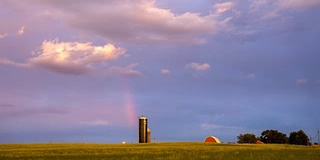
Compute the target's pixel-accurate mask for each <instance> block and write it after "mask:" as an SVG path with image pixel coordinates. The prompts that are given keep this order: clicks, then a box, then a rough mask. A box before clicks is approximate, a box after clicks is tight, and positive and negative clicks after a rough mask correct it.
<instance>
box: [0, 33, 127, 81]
mask: <svg viewBox="0 0 320 160" xmlns="http://www.w3.org/2000/svg"><path fill="white" fill-rule="evenodd" d="M124 53H125V50H124V49H122V48H116V47H115V46H114V45H113V44H106V45H104V46H93V45H92V44H91V43H80V42H59V40H58V39H55V40H52V41H44V42H43V43H42V46H41V49H40V51H39V52H38V53H36V57H33V58H30V59H28V61H27V63H25V64H23V63H16V62H13V61H10V60H7V59H0V63H2V64H8V65H14V66H17V67H35V68H41V69H45V70H49V71H52V72H56V73H63V74H73V75H80V74H85V73H88V72H90V71H92V70H94V69H95V67H94V66H93V65H94V64H99V63H101V62H105V61H108V60H113V59H117V58H118V57H119V56H121V55H123V54H124Z"/></svg>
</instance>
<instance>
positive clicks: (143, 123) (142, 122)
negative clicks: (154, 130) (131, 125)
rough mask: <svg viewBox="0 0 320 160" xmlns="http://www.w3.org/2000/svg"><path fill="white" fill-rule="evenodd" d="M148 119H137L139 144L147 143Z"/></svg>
mask: <svg viewBox="0 0 320 160" xmlns="http://www.w3.org/2000/svg"><path fill="white" fill-rule="evenodd" d="M147 132H148V119H147V118H146V117H145V116H140V117H139V143H147V141H148V133H147Z"/></svg>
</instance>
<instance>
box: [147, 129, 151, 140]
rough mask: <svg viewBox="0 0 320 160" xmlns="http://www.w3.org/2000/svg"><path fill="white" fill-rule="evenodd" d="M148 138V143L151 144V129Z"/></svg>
mask: <svg viewBox="0 0 320 160" xmlns="http://www.w3.org/2000/svg"><path fill="white" fill-rule="evenodd" d="M147 137H148V140H147V143H151V130H150V129H149V128H148V129H147Z"/></svg>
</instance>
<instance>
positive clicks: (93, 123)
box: [82, 119, 112, 126]
mask: <svg viewBox="0 0 320 160" xmlns="http://www.w3.org/2000/svg"><path fill="white" fill-rule="evenodd" d="M82 124H84V125H88V126H110V125H112V124H111V123H110V122H109V121H107V120H102V119H96V120H93V121H87V122H83V123H82Z"/></svg>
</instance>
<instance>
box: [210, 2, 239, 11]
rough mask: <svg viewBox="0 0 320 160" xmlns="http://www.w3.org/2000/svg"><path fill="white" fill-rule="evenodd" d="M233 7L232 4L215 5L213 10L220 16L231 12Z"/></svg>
mask: <svg viewBox="0 0 320 160" xmlns="http://www.w3.org/2000/svg"><path fill="white" fill-rule="evenodd" d="M233 5H234V3H233V2H224V3H216V4H215V5H213V8H214V9H215V10H216V13H218V14H220V13H223V12H226V11H229V10H231V9H232V7H233Z"/></svg>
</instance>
